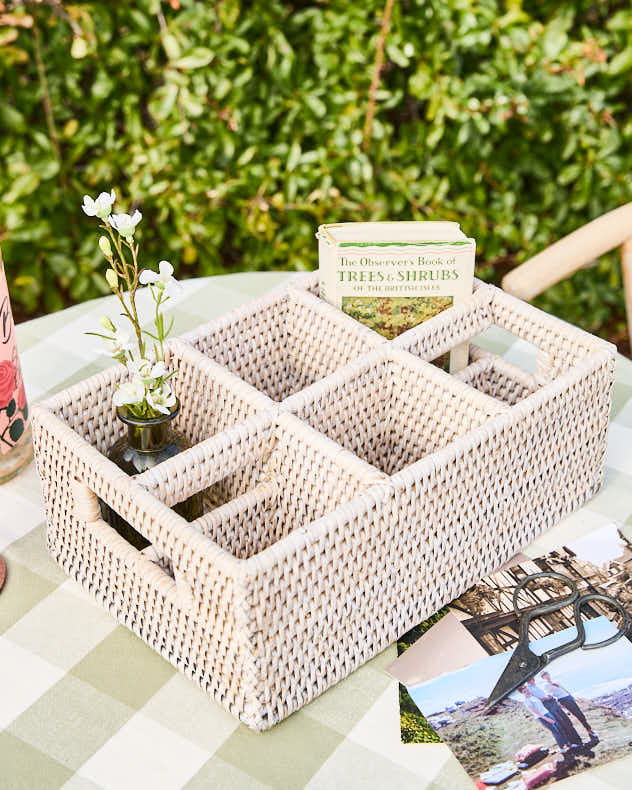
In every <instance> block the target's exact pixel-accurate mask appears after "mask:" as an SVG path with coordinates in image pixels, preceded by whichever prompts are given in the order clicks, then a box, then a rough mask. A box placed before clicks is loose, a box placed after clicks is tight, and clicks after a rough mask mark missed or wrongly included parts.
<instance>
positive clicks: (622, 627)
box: [574, 593, 630, 650]
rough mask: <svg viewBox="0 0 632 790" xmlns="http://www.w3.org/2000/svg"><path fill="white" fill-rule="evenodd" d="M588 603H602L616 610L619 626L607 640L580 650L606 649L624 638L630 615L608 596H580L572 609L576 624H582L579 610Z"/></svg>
mask: <svg viewBox="0 0 632 790" xmlns="http://www.w3.org/2000/svg"><path fill="white" fill-rule="evenodd" d="M588 601H603V602H604V603H607V604H609V605H610V606H612V608H613V609H616V610H617V612H619V614H620V615H621V625H620V626H619V630H618V631H617V633H616V634H613V635H612V636H609V637H608V638H607V639H603V640H602V641H601V642H594V643H591V644H589V645H582V650H594V649H595V648H596V647H607V646H608V645H611V644H613V642H616V641H617V639H620V638H621V637H622V636H625V633H626V631H627V630H628V628H629V627H630V615H629V614H628V613H627V611H626V610H625V609H624V608H623V606H622V605H621V603H620V602H619V601H617V599H616V598H611V597H610V596H609V595H602V594H601V593H586V595H582V596H580V597H579V598H578V599H577V600H576V601H575V607H574V609H575V620H576V621H577V622H582V615H581V608H582V606H583V605H584V604H585V603H588Z"/></svg>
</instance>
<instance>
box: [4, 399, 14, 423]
mask: <svg viewBox="0 0 632 790" xmlns="http://www.w3.org/2000/svg"><path fill="white" fill-rule="evenodd" d="M16 408H17V404H16V402H15V398H13V400H12V401H10V402H9V404H8V405H7V407H6V414H7V417H8V418H9V419H11V417H13V415H14V414H15V410H16Z"/></svg>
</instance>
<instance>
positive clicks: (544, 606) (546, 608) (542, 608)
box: [513, 571, 579, 620]
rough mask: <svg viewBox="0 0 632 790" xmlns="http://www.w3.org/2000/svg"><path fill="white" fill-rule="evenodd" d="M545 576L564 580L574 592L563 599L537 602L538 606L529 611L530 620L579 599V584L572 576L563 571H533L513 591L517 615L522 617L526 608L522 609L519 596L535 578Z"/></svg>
mask: <svg viewBox="0 0 632 790" xmlns="http://www.w3.org/2000/svg"><path fill="white" fill-rule="evenodd" d="M543 578H549V579H557V580H558V581H560V582H564V584H565V585H566V586H567V587H570V589H571V591H572V592H571V593H570V594H569V595H567V596H566V598H562V599H561V600H557V601H552V602H551V603H540V604H537V606H536V607H535V608H534V609H533V610H532V611H531V612H530V613H529V614H531V617H530V620H533V619H534V618H535V617H539V616H540V615H541V614H550V613H551V612H556V611H557V610H558V609H563V608H564V607H565V606H569V605H570V604H572V603H573V602H574V601H576V600H577V597H578V596H579V591H578V589H577V585H576V584H575V582H574V581H573V579H571V578H570V576H564V574H563V573H556V572H555V571H541V572H540V573H531V574H529V576H525V577H524V579H523V580H522V581H521V582H520V584H518V585H517V586H516V587H515V589H514V592H513V608H514V612H515V613H516V616H517V617H521V616H523V614H524V609H521V608H520V607H519V606H518V597H519V596H520V593H521V592H522V590H524V588H525V587H526V586H527V585H528V584H530V583H531V582H532V581H533V580H534V579H543Z"/></svg>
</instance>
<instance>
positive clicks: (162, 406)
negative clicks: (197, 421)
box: [147, 384, 176, 414]
mask: <svg viewBox="0 0 632 790" xmlns="http://www.w3.org/2000/svg"><path fill="white" fill-rule="evenodd" d="M147 403H148V404H149V405H150V406H151V408H152V409H154V410H155V411H160V412H162V413H163V414H170V413H171V411H172V410H173V407H174V406H175V405H176V396H175V395H174V394H173V392H171V389H170V388H169V387H168V386H167V385H166V384H163V385H162V387H160V388H159V389H156V390H153V391H152V392H148V393H147Z"/></svg>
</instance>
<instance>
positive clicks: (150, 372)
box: [127, 359, 168, 384]
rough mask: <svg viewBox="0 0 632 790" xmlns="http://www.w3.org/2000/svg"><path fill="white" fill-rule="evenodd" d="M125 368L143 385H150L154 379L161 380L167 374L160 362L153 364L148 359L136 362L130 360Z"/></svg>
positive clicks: (163, 364)
mask: <svg viewBox="0 0 632 790" xmlns="http://www.w3.org/2000/svg"><path fill="white" fill-rule="evenodd" d="M127 367H128V369H129V370H130V372H131V373H132V374H133V375H134V376H138V378H140V379H142V380H143V381H144V382H145V384H152V383H153V382H154V381H155V380H156V379H159V378H162V377H163V376H166V375H167V373H168V371H167V368H166V367H165V363H164V362H163V361H162V360H159V361H158V362H154V363H152V362H151V360H149V359H141V360H139V361H138V362H137V361H136V360H132V361H131V362H128V364H127Z"/></svg>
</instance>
